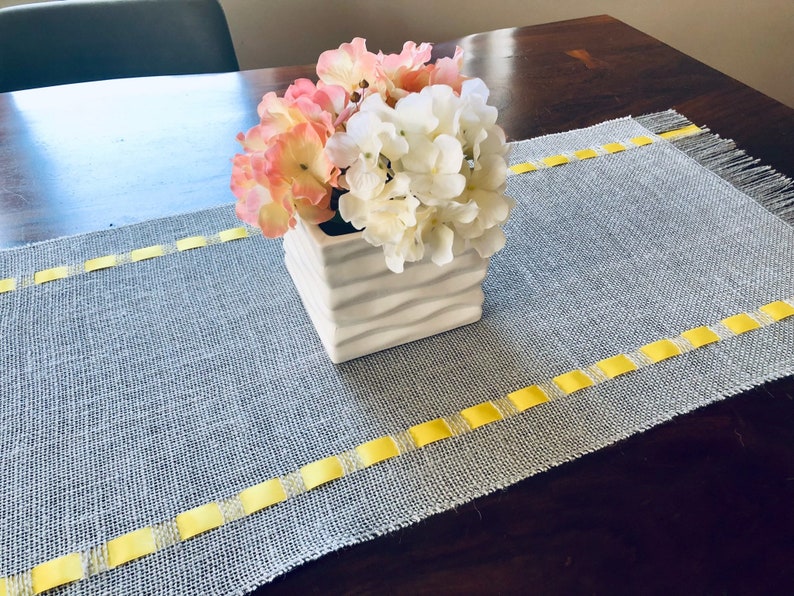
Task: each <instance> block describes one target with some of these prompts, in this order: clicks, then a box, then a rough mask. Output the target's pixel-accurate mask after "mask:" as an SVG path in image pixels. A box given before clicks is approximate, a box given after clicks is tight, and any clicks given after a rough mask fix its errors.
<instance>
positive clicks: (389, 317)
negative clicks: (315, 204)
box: [284, 221, 488, 363]
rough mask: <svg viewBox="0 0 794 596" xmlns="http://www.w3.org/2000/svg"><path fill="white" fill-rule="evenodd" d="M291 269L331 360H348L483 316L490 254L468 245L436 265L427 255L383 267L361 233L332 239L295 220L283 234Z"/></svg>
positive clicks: (380, 254) (380, 256)
mask: <svg viewBox="0 0 794 596" xmlns="http://www.w3.org/2000/svg"><path fill="white" fill-rule="evenodd" d="M284 253H285V257H284V258H285V262H286V265H287V270H288V271H289V273H290V276H291V277H292V280H293V282H294V283H295V287H296V288H297V290H298V293H299V294H300V297H301V300H302V301H303V305H304V307H305V308H306V311H307V313H308V314H309V317H310V318H311V320H312V323H313V324H314V327H315V329H316V330H317V333H318V335H319V336H320V340H321V341H322V343H323V345H324V347H325V350H326V351H327V352H328V355H329V357H330V358H331V361H333V362H335V363H339V362H345V361H346V360H351V359H353V358H358V357H359V356H365V355H367V354H371V353H373V352H378V351H380V350H385V349H386V348H391V347H394V346H398V345H400V344H404V343H408V342H411V341H415V340H417V339H422V338H425V337H429V336H431V335H435V334H437V333H441V332H443V331H449V330H450V329H454V328H456V327H460V326H462V325H468V324H469V323H474V322H475V321H478V320H479V319H480V318H481V316H482V303H483V298H484V297H483V292H482V288H481V284H482V281H483V279H484V278H485V274H486V271H487V269H488V259H483V258H482V257H480V255H479V254H477V252H476V251H474V250H470V251H468V252H466V253H464V254H462V255H459V256H457V257H455V259H453V261H452V262H451V263H448V264H447V265H444V266H441V267H439V266H438V265H436V264H435V263H433V262H431V261H430V260H429V259H425V260H423V261H420V262H418V263H406V264H405V270H404V271H403V272H402V273H393V272H392V271H390V270H389V269H388V268H387V267H386V263H385V261H384V257H383V250H382V249H381V248H379V247H375V246H372V245H370V244H368V243H367V242H366V241H365V240H364V238H363V237H362V233H361V232H355V233H352V234H345V235H342V236H328V235H326V234H325V233H324V232H323V231H322V230H321V229H320V228H319V227H318V226H315V225H311V224H305V223H302V222H300V221H299V222H298V225H297V227H296V228H295V229H294V230H291V231H290V232H289V233H288V234H287V235H286V236H285V237H284Z"/></svg>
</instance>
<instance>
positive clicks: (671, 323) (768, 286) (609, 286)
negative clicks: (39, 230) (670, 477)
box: [0, 112, 794, 594]
mask: <svg viewBox="0 0 794 596" xmlns="http://www.w3.org/2000/svg"><path fill="white" fill-rule="evenodd" d="M687 125H688V123H687V122H685V121H683V119H682V118H681V117H680V116H678V115H677V114H675V113H673V112H667V113H663V114H657V115H653V116H649V117H644V118H641V119H629V118H626V119H622V120H617V121H612V122H606V123H604V124H601V125H598V126H595V127H592V128H588V129H583V130H576V131H572V132H569V133H564V134H557V135H551V136H547V137H543V138H538V139H532V140H529V141H525V142H522V143H519V144H517V146H516V147H515V150H514V152H513V154H512V162H513V163H515V164H522V163H524V164H526V163H529V164H532V165H530V166H523V167H521V168H518V169H519V170H520V171H526V173H522V174H517V175H514V176H512V177H511V178H510V180H509V189H510V193H509V194H511V195H512V196H514V197H515V198H516V200H517V206H516V208H515V211H514V214H513V216H512V219H511V221H510V222H509V225H508V226H507V230H506V231H507V235H508V239H509V240H508V244H507V247H506V248H505V249H504V250H503V251H502V252H501V253H499V254H498V255H497V256H495V257H494V258H493V259H492V261H491V266H490V270H489V274H488V277H487V280H486V282H485V285H484V289H485V292H486V302H485V309H484V315H483V318H482V320H481V321H480V322H478V323H476V324H473V325H470V326H468V327H465V328H461V329H458V330H455V331H451V332H448V333H444V334H442V335H439V336H435V337H432V338H429V339H426V340H421V341H418V342H415V343H412V344H409V345H405V346H401V347H398V348H394V349H391V350H387V351H385V352H381V353H378V354H374V355H371V356H368V357H364V358H361V359H358V360H355V361H352V362H348V363H345V364H342V365H336V366H335V365H332V364H331V363H330V362H329V361H328V359H327V357H326V356H325V354H324V352H323V350H322V347H321V345H320V342H319V340H318V338H317V336H316V335H315V332H314V330H313V328H312V327H311V324H310V322H309V320H308V318H307V316H306V314H305V313H304V311H303V309H302V307H301V304H300V303H299V299H298V296H297V294H296V292H295V290H294V288H293V286H292V283H291V281H290V279H289V277H288V275H287V273H286V270H285V267H284V265H283V260H282V259H283V256H282V252H281V245H280V242H277V241H268V240H265V239H263V238H262V237H261V236H256V235H253V234H252V235H251V237H245V238H237V236H239V235H241V232H240V231H239V230H238V231H231V232H229V231H228V230H235V229H236V228H238V227H239V225H240V224H239V222H238V221H237V220H236V219H235V218H234V215H233V209H232V207H231V206H223V207H220V208H216V209H211V210H207V211H201V212H198V213H192V214H188V215H182V216H178V217H172V218H167V219H162V220H157V221H149V222H145V223H142V224H138V225H132V226H129V227H125V228H121V229H116V230H110V231H103V232H99V233H94V234H88V235H84V236H78V237H72V238H63V239H58V240H54V241H50V242H45V243H42V244H37V245H33V246H29V247H25V248H21V249H13V250H7V251H0V280H3V281H0V289H2V290H3V292H2V293H0V338H2V342H1V344H0V408H2V416H1V417H0V457H1V458H2V466H1V468H0V474H2V477H0V487H1V488H0V490H1V491H2V507H1V508H0V516H1V517H0V577H6V580H5V582H3V580H0V593H2V591H3V589H5V591H6V592H7V593H9V594H11V593H26V592H27V593H30V592H31V591H34V590H43V589H45V588H46V587H47V586H48V585H49V584H53V585H55V584H57V583H60V582H63V581H66V580H69V579H77V577H83V579H80V580H79V581H75V582H74V583H70V584H69V585H68V586H67V587H66V588H64V589H63V593H64V594H95V593H103V594H104V593H113V594H120V593H125V594H144V593H174V594H184V593H201V594H237V593H242V592H244V591H246V590H249V589H251V588H253V587H255V586H257V585H260V584H262V583H264V582H267V581H269V580H271V579H272V578H274V577H275V576H277V575H279V574H281V573H284V572H286V571H287V570H289V569H290V568H292V567H294V566H296V565H298V564H300V563H301V562H304V561H307V560H310V559H313V558H316V557H319V556H320V555H322V554H324V553H327V552H329V551H332V550H334V549H337V548H340V547H342V546H344V545H349V544H352V543H355V542H359V541H362V540H366V539H368V538H370V537H373V536H377V535H379V534H383V533H385V532H389V531H390V530H393V529H395V528H398V527H401V526H404V525H407V524H411V523H413V522H416V521H418V520H420V519H422V518H424V517H426V516H428V515H431V514H433V513H435V512H439V511H444V510H447V509H449V508H451V507H454V506H456V505H458V504H461V503H463V502H466V501H468V500H471V499H473V498H475V497H477V496H479V495H483V494H486V493H489V492H491V491H494V490H496V489H499V488H502V487H506V486H509V485H510V484H511V483H514V482H516V481H518V480H521V479H523V478H526V477H527V476H530V475H532V474H535V473H538V472H541V471H543V470H546V469H548V468H550V467H552V466H554V465H557V464H559V463H561V462H564V461H567V460H570V459H573V458H576V457H578V456H580V455H582V454H584V453H587V452H590V451H593V450H595V449H598V448H600V447H602V446H604V445H607V444H610V443H613V442H615V441H617V440H620V439H622V438H625V437H627V436H629V435H631V434H633V433H635V432H638V431H641V430H642V429H645V428H648V427H650V426H652V425H654V424H657V423H659V422H661V421H664V420H667V419H669V418H671V417H673V416H675V415H677V414H681V413H684V412H687V411H690V410H692V409H693V408H697V407H700V406H702V405H704V404H707V403H710V402H712V401H714V400H717V399H720V398H723V397H726V396H729V395H731V394H735V393H737V392H739V391H742V390H744V389H747V388H749V387H752V386H755V385H757V384H759V383H762V382H764V381H768V380H770V379H773V378H776V377H781V376H784V375H787V374H791V373H792V371H794V317H788V316H787V314H786V313H787V312H788V310H787V309H791V304H792V302H791V297H792V296H794V271H793V269H792V267H793V266H792V263H794V232H793V231H792V227H791V221H792V201H793V199H792V194H793V193H792V185H791V182H790V181H788V180H786V179H785V178H782V177H780V176H778V175H776V174H774V172H770V171H768V169H764V168H759V167H758V166H756V165H753V164H752V163H750V161H749V160H748V159H746V158H743V157H742V156H741V155H740V154H739V153H737V152H736V151H735V149H734V148H733V147H732V145H730V144H729V143H727V142H725V141H721V140H719V139H717V138H715V137H714V136H713V135H711V134H707V133H700V134H693V135H692V136H685V137H684V138H681V139H679V140H677V141H674V142H670V141H667V140H665V139H663V138H660V137H658V136H656V135H655V134H654V133H656V132H661V131H665V130H671V129H680V128H682V127H685V126H687ZM560 156H562V157H560ZM563 161H567V162H570V163H565V164H564V165H555V164H560V163H562V162H563ZM527 170H529V171H527ZM219 232H223V233H221V234H220V235H219ZM185 239H187V240H185ZM178 241H179V242H178ZM205 244H206V246H204V245H205ZM151 247H154V248H151ZM191 247H193V248H191ZM136 251H137V252H136ZM157 255H162V256H157ZM103 259H104V260H103ZM87 269H88V270H90V271H86V270H87ZM47 280H50V281H47ZM37 282H38V283H37ZM785 300H789V302H785ZM768 305H772V306H768ZM761 307H765V308H764V309H762V308H761ZM759 309H760V310H759ZM748 313H749V314H748ZM735 315H739V316H735ZM721 321H723V322H721ZM704 326H708V327H705V328H704ZM692 329H696V330H698V329H699V331H698V332H697V333H694V334H690V335H688V336H684V337H683V338H682V336H681V334H682V333H683V332H685V331H687V330H692ZM686 337H689V338H690V340H691V341H689V340H687V339H686ZM715 338H716V339H719V341H716V340H715ZM664 339H667V340H668V341H667V342H664V341H662V342H660V341H659V340H664ZM706 340H709V341H706ZM693 342H694V343H693ZM704 342H705V344H704ZM698 344H702V347H697V348H695V346H696V345H698ZM671 345H672V346H673V348H671V347H670V346H671ZM670 350H672V353H671V352H670ZM679 352H681V353H680V354H679ZM620 355H623V356H622V357H621V356H620ZM669 356H672V357H669ZM599 362H600V363H601V366H594V365H595V364H596V363H599ZM605 363H606V364H605ZM610 363H611V364H610ZM634 368H636V369H637V370H634ZM576 371H578V373H581V374H578V373H577V372H576ZM624 373H625V374H624ZM582 375H583V376H582ZM555 378H556V379H557V380H556V381H555V380H553V379H555ZM588 384H589V385H592V386H587V385H588ZM530 386H534V387H536V388H537V389H539V390H540V391H542V392H543V395H545V396H546V397H547V398H549V400H550V401H548V402H546V403H539V405H535V406H534V407H528V406H529V405H531V403H530V402H532V403H534V402H533V400H535V398H536V397H537V395H538V393H537V391H535V390H533V391H534V392H533V391H529V392H528V393H527V392H526V391H525V392H524V393H519V394H513V398H514V399H513V401H511V400H510V399H508V398H507V397H506V396H508V395H509V394H511V393H512V392H515V391H516V390H519V389H522V388H525V387H530ZM522 400H523V401H522ZM527 400H529V401H527ZM536 401H537V400H536ZM540 401H542V400H540ZM483 404H486V405H483ZM516 404H519V405H521V404H523V406H521V407H517V405H516ZM524 406H527V409H525V410H524V411H520V410H522V409H523V407H524ZM494 412H496V414H494ZM439 418H442V419H443V421H442V422H439V421H438V420H437V419H439ZM433 420H436V422H435V423H432V422H431V423H430V424H429V425H428V424H423V423H427V422H429V421H433ZM439 424H440V426H439ZM480 424H482V425H480ZM472 427H474V430H471V428H472ZM409 429H411V430H412V431H413V432H406V431H409ZM445 429H446V430H445ZM423 433H424V434H423ZM428 433H429V434H428ZM434 433H435V434H434ZM448 435H451V436H448ZM382 437H391V439H389V441H391V442H390V443H383V442H381V443H370V441H373V440H376V439H380V438H382ZM437 439H439V440H437ZM425 441H427V442H429V444H427V445H424V446H421V445H423V443H424V442H425ZM362 445H369V446H370V447H371V448H372V449H374V451H372V449H371V450H370V451H366V450H364V451H362V450H356V449H355V448H356V447H360V446H362ZM373 445H374V447H373ZM392 445H396V449H397V451H398V452H399V455H396V456H395V457H389V459H387V460H386V461H382V462H381V463H376V464H375V465H371V466H367V465H366V464H367V463H368V462H367V461H363V460H362V455H366V454H370V455H372V454H373V453H374V454H375V455H374V456H373V457H375V459H377V458H378V457H383V456H384V453H385V454H386V455H389V453H386V452H384V451H382V448H384V446H385V448H386V451H387V452H388V450H389V449H391V448H392V447H391V446H392ZM378 448H380V449H381V451H378ZM340 454H341V456H340V457H332V456H339V455H340ZM391 455H395V454H391ZM329 457H331V459H330V460H328V459H326V458H329ZM317 461H321V462H324V463H321V464H319V465H314V464H313V462H317ZM334 462H336V463H334ZM370 463H371V462H370ZM308 464H312V465H314V468H312V466H309V468H308V469H307V468H304V466H307V465H308ZM318 466H319V467H318ZM301 468H304V472H305V473H304V474H301V472H300V470H301ZM306 474H309V476H307V475H306ZM311 474H314V476H311ZM317 474H319V479H320V481H323V480H325V479H328V478H331V477H336V476H339V475H342V477H341V478H339V479H336V480H332V481H331V482H328V483H322V482H321V485H320V486H317V487H316V488H313V487H312V486H311V485H310V484H311V483H310V482H308V481H307V478H315V479H316V478H317V477H318V476H317ZM271 479H276V480H275V483H276V484H277V485H278V486H277V487H275V485H274V484H273V483H272V482H271V483H270V484H267V485H263V486H262V487H260V492H259V493H256V494H254V493H252V492H251V491H249V492H248V493H245V494H247V495H248V499H249V500H248V501H247V503H248V507H249V508H250V506H251V505H250V503H252V502H258V503H260V504H261V503H262V502H263V501H262V499H265V501H266V500H267V499H271V500H273V495H274V494H276V496H277V497H278V496H279V495H281V494H282V493H283V495H284V497H286V498H285V500H283V502H278V503H276V504H274V505H272V506H270V507H266V508H264V509H262V510H261V511H258V512H255V513H251V514H250V515H245V513H246V507H245V503H243V502H242V501H241V493H243V492H244V491H245V490H246V489H249V488H250V487H253V486H256V485H259V484H260V483H262V482H265V481H268V480H271ZM306 489H310V490H306ZM274 490H275V491H276V492H275V493H274V492H272V491H274ZM262 491H265V492H262ZM267 491H271V492H267ZM279 491H282V492H281V493H280V492H279ZM254 492H256V491H254ZM252 495H253V497H252ZM263 495H264V496H263ZM252 498H253V501H251V499H252ZM257 499H259V501H257ZM276 500H280V497H279V498H278V499H276ZM198 507H201V508H202V509H199V510H196V511H194V512H193V513H191V514H189V515H186V514H185V512H189V511H192V510H194V509H195V508H198ZM194 514H195V515H194ZM191 516H192V517H191ZM236 518H239V519H236ZM215 526H218V527H215ZM205 529H206V530H207V531H206V532H203V533H200V534H199V535H197V536H195V537H191V538H189V539H186V540H183V539H182V538H184V537H185V536H186V535H188V534H190V533H191V532H201V530H205ZM134 531H137V533H136V534H134V535H132V537H127V538H125V539H124V540H121V541H118V540H117V539H118V538H119V537H123V536H126V535H127V534H128V533H130V532H134ZM141 532H143V533H141ZM186 533H187V534H186ZM114 540H115V542H114ZM125 549H126V550H125ZM136 549H138V551H136ZM152 550H154V551H156V552H153V553H151V554H147V553H148V552H149V551H152ZM111 551H113V552H112V553H111ZM140 554H143V555H144V556H142V557H140V558H137V556H138V555H140ZM132 559H134V560H132ZM52 560H57V561H58V562H57V563H48V562H50V561H52ZM126 560H130V561H129V562H124V561H126ZM120 561H121V562H122V563H123V564H119V562H120ZM111 567H114V568H111ZM77 572H79V575H75V574H76V573H77ZM70 574H71V575H70ZM72 576H74V577H72Z"/></svg>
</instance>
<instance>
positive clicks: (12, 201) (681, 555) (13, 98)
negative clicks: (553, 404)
mask: <svg viewBox="0 0 794 596" xmlns="http://www.w3.org/2000/svg"><path fill="white" fill-rule="evenodd" d="M417 41H421V40H417ZM439 41H442V40H439ZM456 45H460V46H461V47H462V48H463V49H464V50H465V62H464V72H465V73H466V74H467V75H470V76H477V77H480V78H482V79H483V80H484V81H485V82H486V83H487V84H488V86H489V87H490V89H491V92H492V95H491V103H492V104H493V105H495V106H497V107H498V108H499V113H500V116H499V118H500V122H501V125H502V126H503V128H504V129H505V132H506V134H507V136H508V139H510V140H520V139H526V138H531V137H535V136H538V135H544V134H549V133H556V132H560V131H566V130H570V129H575V128H579V127H583V126H587V125H591V124H596V123H598V122H602V121H604V120H608V119H612V118H617V117H623V116H628V115H634V116H639V115H642V114H646V113H651V112H658V111H661V110H666V109H668V108H674V109H675V110H677V111H678V112H680V113H681V114H683V115H684V116H686V117H687V118H689V119H690V120H691V121H693V122H694V123H696V124H698V125H700V126H706V127H709V128H710V129H711V130H712V131H714V132H716V133H717V134H719V135H720V136H722V137H727V138H731V139H734V140H735V141H736V143H737V144H738V146H739V147H740V148H742V149H744V150H745V151H746V152H747V153H748V154H749V155H751V156H754V157H756V158H758V159H760V160H761V162H763V163H765V164H767V165H769V166H771V167H773V168H775V169H777V170H778V171H779V172H781V173H782V174H784V175H786V176H789V177H793V176H794V110H792V109H791V108H788V107H786V106H784V105H783V104H781V103H779V102H777V101H775V100H773V99H771V98H769V97H767V96H765V95H763V94H762V93H760V92H758V91H756V90H754V89H752V88H750V87H748V86H746V85H744V84H742V83H740V82H738V81H736V80H734V79H732V78H730V77H729V76H726V75H725V74H722V73H720V72H718V71H716V70H714V69H712V68H710V67H708V66H706V65H704V64H702V63H700V62H698V61H697V60H695V59H693V58H691V57H689V56H687V55H685V54H683V53H681V52H679V51H677V50H675V49H673V48H671V47H670V46H668V45H665V44H664V43H662V42H660V41H658V40H656V39H654V38H652V37H650V36H648V35H646V34H644V33H642V32H640V31H638V30H636V29H634V28H632V27H630V26H628V25H626V24H625V23H622V22H620V21H618V20H616V19H614V18H611V17H609V16H594V17H588V18H581V19H576V20H570V21H563V22H558V23H549V24H545V25H538V26H531V27H520V28H513V29H503V30H498V31H491V32H486V33H479V34H475V35H470V36H467V37H463V38H461V39H457V40H451V41H444V42H443V43H438V44H436V46H435V48H434V53H435V55H436V56H442V55H450V54H451V53H452V52H453V51H454V49H455V46H456ZM298 77H309V78H313V77H314V68H313V67H312V66H291V67H282V68H268V69H260V70H250V71H244V72H239V73H225V74H209V75H189V76H174V77H153V78H141V79H123V80H116V81H101V82H94V83H85V84H77V85H68V86H63V87H51V88H44V89H34V90H28V91H21V92H15V93H6V94H0V247H3V248H7V247H16V246H22V245H24V244H27V243H30V242H36V241H41V240H47V239H50V238H56V237H61V236H65V235H73V234H80V233H84V232H89V231H94V230H103V229H108V228H112V227H118V226H122V225H126V224H130V223H134V222H137V221H142V220H147V219H151V218H155V217H162V216H166V215H171V214H176V213H182V212H187V211H193V210H198V209H202V208H206V207H210V206H214V205H218V204H222V203H227V202H231V201H233V197H232V195H231V193H230V191H229V188H228V183H229V174H230V171H231V157H232V155H233V154H234V152H235V151H236V150H237V147H238V145H237V142H236V140H235V135H236V133H237V132H239V131H244V130H246V129H247V128H249V127H250V126H252V125H253V124H255V122H256V105H257V103H258V102H259V100H260V98H261V97H262V95H263V94H264V93H266V92H268V91H283V90H284V89H286V87H287V86H288V85H289V84H290V83H291V82H292V81H293V80H294V79H296V78H298ZM2 341H13V338H3V339H2ZM792 505H794V378H792V377H788V378H784V379H780V380H778V381H775V382H771V383H768V384H766V385H764V386H762V387H760V388H756V389H753V390H750V391H746V392H744V393H741V394H739V395H736V396H733V397H730V398H729V399H726V400H724V401H721V402H719V403H715V404H712V405H710V406H708V407H705V408H702V409H700V410H697V411H695V412H692V413H689V414H686V415H683V416H680V417H677V418H675V419H673V420H672V421H670V422H667V423H665V424H662V425H660V426H657V427H654V428H652V429H650V430H647V431H645V432H643V433H640V434H638V435H634V436H633V437H631V438H629V439H626V440H623V441H621V442H618V443H617V444H614V445H612V446H610V447H607V448H604V449H601V450H599V451H597V452H595V453H592V454H589V455H586V456H584V457H581V458H579V459H576V460H575V461H572V462H569V463H566V464H564V465H561V466H559V467H557V468H554V469H552V470H550V471H548V472H545V473H542V474H539V475H536V476H533V477H530V478H528V479H526V480H524V481H522V482H519V483H517V484H515V485H513V486H511V487H510V488H509V489H506V490H503V491H499V492H496V493H493V494H491V495H489V496H485V497H482V498H478V499H475V500H474V501H472V502H470V503H468V504H466V505H462V506H460V507H458V508H457V509H455V510H452V511H448V512H446V513H442V514H438V515H435V516H433V517H431V518H429V519H427V520H424V521H422V522H420V523H417V524H414V525H412V526H410V527H407V528H404V529H401V530H398V531H395V532H393V533H390V534H388V535H386V536H381V537H379V538H376V539H373V540H370V541H368V542H365V543H363V544H359V545H356V546H352V547H347V548H343V549H341V550H338V551H336V552H333V553H331V554H328V555H326V556H324V557H323V558H321V559H319V560H316V561H313V562H309V563H306V564H304V565H303V566H301V567H299V568H297V569H295V570H293V571H291V572H290V573H288V574H286V575H284V576H282V577H280V578H279V579H277V580H276V581H274V582H273V583H271V584H269V585H266V586H263V587H261V588H259V590H257V592H256V593H257V594H295V593H376V592H377V593H380V592H386V593H425V594H426V593H434V594H435V593H539V594H637V593H643V594H646V593H649V594H656V593H689V594H719V593H731V594H742V593H767V594H773V593H787V592H788V593H791V590H792V589H794V565H792V562H794V538H792V537H794V507H793V506H792Z"/></svg>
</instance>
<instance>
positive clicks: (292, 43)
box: [0, 0, 794, 108]
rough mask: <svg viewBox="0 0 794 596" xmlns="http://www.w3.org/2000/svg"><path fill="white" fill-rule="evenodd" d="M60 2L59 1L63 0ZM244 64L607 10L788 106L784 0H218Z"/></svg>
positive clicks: (791, 50)
mask: <svg viewBox="0 0 794 596" xmlns="http://www.w3.org/2000/svg"><path fill="white" fill-rule="evenodd" d="M25 1H35V0H0V7H2V6H9V5H13V4H22V3H24V2H25ZM64 1H67V2H68V1H69V0H64ZM220 2H221V4H222V5H223V7H224V10H225V11H226V17H227V19H228V21H229V28H230V29H231V32H232V37H233V38H234V43H235V47H236V49H237V55H238V58H239V61H240V65H241V67H242V68H244V69H248V68H257V67H264V66H277V65H286V64H306V63H310V62H314V61H315V60H316V58H317V55H318V54H319V53H320V52H321V51H322V50H325V49H329V48H331V47H336V46H338V45H339V44H340V43H342V42H343V41H349V40H350V39H351V38H352V37H354V36H361V37H366V38H367V39H368V46H369V47H370V49H373V50H378V49H383V50H384V51H392V50H396V49H399V47H400V46H401V45H402V42H403V41H405V40H409V39H410V40H414V41H417V42H419V41H444V40H447V39H451V38H455V37H460V36H463V35H466V34H469V33H476V32H478V31H488V30H491V29H500V28H503V27H512V26H517V25H532V24H537V23H547V22H551V21H559V20H563V19H570V18H576V17H583V16H590V15H595V14H610V15H612V16H614V17H616V18H618V19H621V20H623V21H625V22H626V23H628V24H630V25H632V26H634V27H636V28H637V29H640V30H642V31H644V32H646V33H648V34H650V35H653V36H654V37H656V38H657V39H660V40H662V41H664V42H665V43H667V44H669V45H671V46H673V47H674V48H677V49H679V50H681V51H682V52H685V53H687V54H689V55H690V56H693V57H695V58H697V59H698V60H700V61H702V62H705V63H706V64H708V65H710V66H713V67H714V68H716V69H718V70H721V71H722V72H725V73H727V74H729V75H731V76H733V77H734V78H736V79H739V80H740V81H742V82H744V83H747V84H748V85H750V86H752V87H755V88H756V89H759V90H760V91H763V92H764V93H766V94H767V95H770V96H772V97H774V98H775V99H778V100H779V101H782V102H783V103H785V104H787V105H789V106H791V107H793V108H794V0H645V1H643V0H588V1H587V2H583V1H582V0H554V1H553V2H549V1H547V0H476V1H475V0H220Z"/></svg>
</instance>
